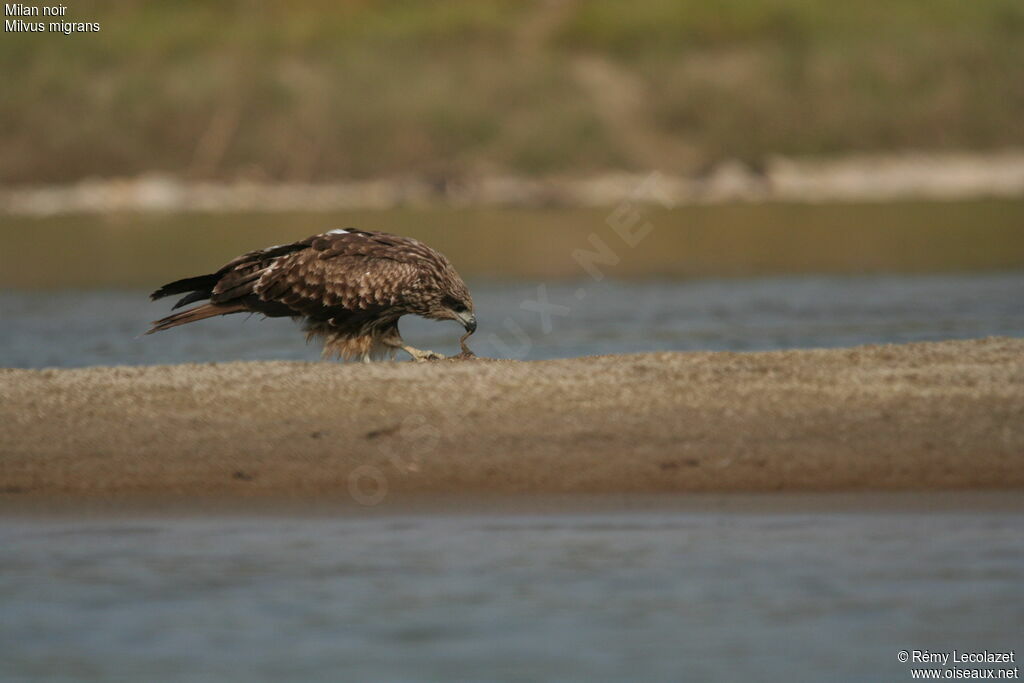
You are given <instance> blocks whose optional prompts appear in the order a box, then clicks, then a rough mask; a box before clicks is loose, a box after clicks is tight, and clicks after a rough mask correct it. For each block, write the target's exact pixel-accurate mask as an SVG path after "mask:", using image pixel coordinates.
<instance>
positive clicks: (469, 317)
mask: <svg viewBox="0 0 1024 683" xmlns="http://www.w3.org/2000/svg"><path fill="white" fill-rule="evenodd" d="M455 315H456V316H457V317H458V320H459V322H460V323H462V326H463V327H465V328H466V332H469V333H470V334H473V333H474V332H476V316H475V315H473V314H472V313H470V312H469V311H464V312H462V313H456V314H455Z"/></svg>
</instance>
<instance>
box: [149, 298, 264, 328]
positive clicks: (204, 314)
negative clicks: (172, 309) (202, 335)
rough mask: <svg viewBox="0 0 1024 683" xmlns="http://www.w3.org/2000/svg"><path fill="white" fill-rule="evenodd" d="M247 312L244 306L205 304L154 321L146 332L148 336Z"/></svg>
mask: <svg viewBox="0 0 1024 683" xmlns="http://www.w3.org/2000/svg"><path fill="white" fill-rule="evenodd" d="M244 310H246V308H245V306H243V305H242V304H228V305H224V306H222V305H218V304H203V305H202V306H196V307H195V308H190V309H188V310H185V311H182V312H180V313H175V314H173V315H169V316H167V317H166V318H161V319H160V320H154V321H153V323H152V325H153V327H152V328H150V329H149V331H147V332H146V334H153V333H154V332H163V331H164V330H169V329H171V328H172V327H177V326H178V325H186V324H188V323H194V322H196V321H198V320H205V319H206V318H213V317H216V316H218V315H227V314H229V313H239V312H241V311H244Z"/></svg>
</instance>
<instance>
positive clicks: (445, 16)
mask: <svg viewBox="0 0 1024 683" xmlns="http://www.w3.org/2000/svg"><path fill="white" fill-rule="evenodd" d="M70 11H71V13H72V15H73V16H69V17H67V18H68V19H69V20H83V21H84V20H91V21H99V22H101V23H102V26H103V30H102V32H101V33H100V34H99V35H94V34H82V35H73V36H63V35H30V34H13V33H5V34H4V36H3V38H2V40H0V70H2V72H3V73H4V75H5V81H4V89H3V94H2V97H0V146H2V148H3V150H4V153H3V154H2V155H0V182H9V183H11V182H13V183H22V182H47V181H66V180H74V179H77V178H81V177H85V176H90V175H104V176H110V175H126V174H137V173H140V172H145V171H151V170H157V171H166V172H171V173H175V174H179V175H185V176H190V177H199V178H203V177H222V178H233V177H240V176H241V177H258V178H266V179H285V180H298V181H304V180H316V179H324V178H366V177H376V176H392V175H402V174H422V175H438V176H450V175H459V174H464V173H475V172H480V171H507V172H514V173H528V174H533V173H584V172H590V171H600V170H607V169H617V168H623V167H625V168H632V169H639V168H653V167H656V168H660V169H661V170H663V171H668V172H685V171H690V170H693V169H694V168H695V167H699V166H701V165H704V164H709V163H713V162H715V161H717V160H721V159H724V158H732V157H738V158H741V159H746V160H748V161H751V162H755V163H756V162H757V161H759V160H761V159H763V158H764V157H765V156H766V155H770V154H776V153H781V154H796V155H819V154H841V153H846V152H851V151H879V150H894V149H895V150H899V149H905V148H915V149H926V150H936V149H938V150H941V149H978V150H985V149H994V148H998V147H1004V146H1019V145H1024V125H1022V124H1021V121H1024V5H1022V4H1021V3H1020V2H1019V0H984V1H982V2H964V1H963V0H928V1H927V2H924V1H922V0H862V1H861V2H857V3H825V2H820V1H819V0H759V1H757V0H724V1H723V2H715V3H705V2H698V1H697V0H682V1H679V0H636V1H634V2H629V3H625V2H620V1H619V0H586V1H585V2H580V3H577V4H575V5H572V6H571V7H570V9H569V11H568V12H566V13H565V15H564V16H556V17H555V18H554V19H553V20H551V21H549V22H547V23H545V22H544V21H542V20H543V19H544V16H543V12H544V11H545V10H544V5H543V4H542V3H538V2H526V1H522V2H521V1H518V0H446V2H443V3H441V2H437V3H433V2H430V3H428V2H413V1H411V0H402V1H400V0H377V1H371V0H359V1H357V0H346V1H343V2H328V1H327V0H316V1H309V2H303V3H288V2H285V0H273V1H270V0H268V1H266V2H257V1H255V0H250V1H236V2H220V3H210V2H201V1H200V0H179V1H176V2H161V1H159V0H123V1H121V2H112V1H110V0H104V1H100V0H92V1H89V0H82V1H81V2H76V3H74V4H73V5H72V6H71V10H70ZM538 19H541V21H538ZM539 27H540V28H539ZM544 27H546V28H544ZM583 57H585V58H587V59H591V60H593V59H597V60H599V62H600V63H601V64H604V65H605V66H606V67H607V69H609V70H610V71H611V72H612V73H613V74H615V75H616V79H617V80H615V81H614V82H618V83H620V84H621V83H623V82H626V83H627V84H633V85H634V86H635V87H633V88H630V89H627V90H625V91H624V92H623V93H621V96H622V97H627V96H628V95H629V93H631V92H633V93H635V92H640V93H641V95H642V96H641V98H640V100H639V101H637V102H632V103H630V107H629V109H628V115H627V116H625V117H623V116H622V113H621V112H620V111H616V110H615V108H614V107H613V110H612V111H604V110H602V107H605V108H607V103H608V102H609V101H611V102H615V101H616V98H617V97H619V95H620V93H617V92H612V93H610V94H609V93H605V96H604V97H601V96H596V95H595V93H594V92H593V91H592V88H593V87H594V86H593V85H592V84H590V85H588V84H587V83H586V82H583V81H581V80H580V78H579V74H578V70H577V69H576V68H575V67H576V65H577V64H578V61H579V60H580V59H581V58H583ZM609 95H610V96H609ZM602 103H603V104H602ZM636 128H643V129H644V132H645V136H639V138H640V139H641V140H646V141H647V142H646V144H645V145H644V146H643V148H642V149H634V147H635V145H636V143H635V140H636V139H637V138H638V136H635V135H629V134H628V133H630V132H633V129H636ZM624 131H625V132H624ZM652 140H653V141H654V144H652V143H651V141H652ZM659 142H663V143H664V144H663V145H659V144H658V143H659ZM679 144H684V145H685V146H686V147H687V149H689V150H691V154H688V155H680V154H677V153H676V151H675V150H677V149H678V145H679ZM658 147H663V148H664V150H665V151H664V152H663V153H659V152H658V151H657V148H658ZM652 148H654V150H655V151H653V152H652V151H651V149H652Z"/></svg>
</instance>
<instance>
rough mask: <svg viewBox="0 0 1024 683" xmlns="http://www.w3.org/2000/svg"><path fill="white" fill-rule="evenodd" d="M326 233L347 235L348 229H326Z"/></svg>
mask: <svg viewBox="0 0 1024 683" xmlns="http://www.w3.org/2000/svg"><path fill="white" fill-rule="evenodd" d="M327 234H328V235H347V234H348V230H346V229H345V228H338V229H337V230H328V231H327Z"/></svg>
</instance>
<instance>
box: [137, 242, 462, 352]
mask: <svg viewBox="0 0 1024 683" xmlns="http://www.w3.org/2000/svg"><path fill="white" fill-rule="evenodd" d="M172 294H185V296H184V297H182V298H181V299H180V300H179V301H178V303H176V304H175V305H174V308H180V307H181V306H185V305H186V304H190V303H194V302H197V301H202V300H204V299H208V300H209V303H205V304H202V305H200V306H196V307H194V308H190V309H187V310H185V311H182V312H180V313H175V314H173V315H170V316H168V317H166V318H163V319H161V320H157V321H155V322H154V323H153V327H152V329H150V330H149V331H148V332H146V334H152V333H153V332H160V331H162V330H167V329H170V328H172V327H177V326H178V325H184V324H186V323H191V322H196V321H197V320H203V319H205V318H212V317H214V316H218V315H227V314H229V313H243V312H250V313H262V314H263V315H266V316H270V317H282V316H289V317H292V318H297V319H301V320H302V321H303V322H304V326H305V330H306V332H307V339H311V338H314V337H322V338H323V341H324V352H323V353H324V357H329V356H332V355H338V356H340V357H343V358H346V359H353V358H359V359H362V360H364V361H368V360H370V359H371V358H379V357H383V356H389V357H392V358H393V357H394V355H395V353H396V351H398V350H399V349H402V350H405V351H406V352H407V353H409V354H410V355H411V356H412V357H413V359H414V360H432V359H436V358H441V357H442V356H440V354H435V353H433V352H431V351H420V350H419V349H414V348H412V347H411V346H408V345H407V344H405V342H404V341H402V337H401V336H400V335H399V333H398V319H399V318H401V317H402V316H403V315H408V314H413V315H419V316H423V317H424V318H430V319H433V320H456V321H458V322H459V323H461V324H462V325H463V326H464V327H465V328H466V335H465V337H468V336H469V335H470V334H472V333H473V332H474V331H475V330H476V317H475V316H474V314H473V299H472V297H471V296H470V295H469V290H468V289H467V288H466V284H465V283H464V282H463V281H462V278H460V277H459V274H458V273H456V272H455V269H454V268H453V267H452V265H451V263H449V262H448V259H446V258H445V257H444V255H443V254H441V253H440V252H438V251H435V250H434V249H431V248H430V247H428V246H427V245H425V244H423V243H422V242H419V241H417V240H414V239H412V238H409V237H399V236H398V235H389V234H387V233H383V232H371V231H368V230H356V229H354V228H348V229H345V230H331V231H330V232H326V233H323V234H321V235H314V236H312V237H308V238H306V239H304V240H300V241H299V242H293V243H292V244H284V245H280V246H274V247H268V248H266V249H261V250H258V251H251V252H249V253H247V254H243V255H242V256H239V257H238V258H236V259H234V260H233V261H231V262H230V263H228V264H227V265H226V266H224V267H223V268H221V269H220V270H218V271H217V272H216V273H211V274H209V275H200V276H198V277H191V278H186V279H184V280H177V281H176V282H171V283H169V284H166V285H164V286H163V287H161V288H160V289H158V290H156V291H155V292H153V294H151V295H150V298H151V299H153V300H154V301H155V300H156V299H161V298H163V297H165V296H170V295H172ZM465 337H463V340H464V339H465ZM463 353H464V354H468V353H469V351H468V349H466V348H465V344H463Z"/></svg>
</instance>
